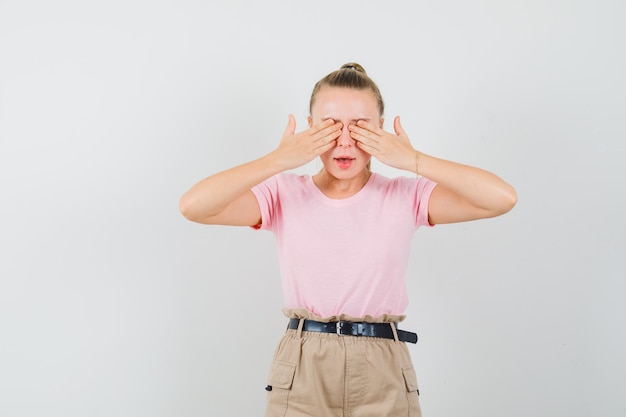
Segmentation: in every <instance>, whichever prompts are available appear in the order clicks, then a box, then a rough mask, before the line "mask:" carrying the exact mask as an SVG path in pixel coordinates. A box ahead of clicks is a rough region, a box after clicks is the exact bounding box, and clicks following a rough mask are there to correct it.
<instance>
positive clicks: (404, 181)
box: [397, 177, 437, 228]
mask: <svg viewBox="0 0 626 417" xmlns="http://www.w3.org/2000/svg"><path fill="white" fill-rule="evenodd" d="M397 180H398V181H399V182H400V183H401V185H402V188H404V189H405V191H406V192H407V193H408V198H409V200H410V201H411V203H412V205H413V207H412V210H413V213H415V227H416V228H418V227H420V226H429V227H432V226H434V225H432V224H430V223H429V222H428V202H429V201H430V195H431V193H432V192H433V190H434V189H435V187H436V186H437V183H436V182H434V181H431V180H429V179H427V178H424V177H418V178H408V177H398V178H397Z"/></svg>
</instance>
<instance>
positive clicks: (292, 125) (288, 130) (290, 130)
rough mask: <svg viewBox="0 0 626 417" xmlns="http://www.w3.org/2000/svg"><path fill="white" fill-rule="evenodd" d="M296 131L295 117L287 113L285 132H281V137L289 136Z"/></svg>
mask: <svg viewBox="0 0 626 417" xmlns="http://www.w3.org/2000/svg"><path fill="white" fill-rule="evenodd" d="M294 133H296V118H295V117H294V115H293V114H290V115H289V121H288V122H287V127H286V128H285V132H284V133H283V137H286V136H291V135H293V134H294Z"/></svg>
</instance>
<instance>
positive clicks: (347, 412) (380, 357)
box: [265, 322, 421, 417]
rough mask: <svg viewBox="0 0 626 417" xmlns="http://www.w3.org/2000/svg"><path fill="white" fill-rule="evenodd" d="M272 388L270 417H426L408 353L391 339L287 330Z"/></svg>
mask: <svg viewBox="0 0 626 417" xmlns="http://www.w3.org/2000/svg"><path fill="white" fill-rule="evenodd" d="M301 323H302V322H301ZM390 325H391V324H390ZM300 328H302V325H301V326H300ZM269 387H271V391H268V393H267V409H266V412H265V417H313V416H315V417H395V416H398V417H399V416H403V417H406V416H409V417H420V416H421V411H420V406H419V400H418V396H419V391H418V386H417V379H416V377H415V371H414V369H413V365H412V363H411V358H410V354H409V351H408V348H407V346H406V344H405V343H403V342H398V341H395V340H391V339H382V338H376V337H363V336H339V335H336V334H332V333H316V332H303V331H301V330H287V332H286V334H285V335H284V336H283V338H282V339H281V341H280V343H279V345H278V347H277V348H276V352H275V354H274V359H273V361H272V365H271V369H270V373H269V379H268V390H269V389H270V388H269Z"/></svg>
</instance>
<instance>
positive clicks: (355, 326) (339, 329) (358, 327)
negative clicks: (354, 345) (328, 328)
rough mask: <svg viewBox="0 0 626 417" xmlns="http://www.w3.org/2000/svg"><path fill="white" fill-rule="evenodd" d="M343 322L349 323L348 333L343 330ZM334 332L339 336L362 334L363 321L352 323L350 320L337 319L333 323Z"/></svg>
mask: <svg viewBox="0 0 626 417" xmlns="http://www.w3.org/2000/svg"><path fill="white" fill-rule="evenodd" d="M344 324H349V325H350V331H349V333H346V332H345V330H344ZM335 326H336V327H335V332H336V333H337V334H338V335H339V336H346V335H348V336H362V335H363V323H354V322H351V321H338V322H337V323H336V324H335Z"/></svg>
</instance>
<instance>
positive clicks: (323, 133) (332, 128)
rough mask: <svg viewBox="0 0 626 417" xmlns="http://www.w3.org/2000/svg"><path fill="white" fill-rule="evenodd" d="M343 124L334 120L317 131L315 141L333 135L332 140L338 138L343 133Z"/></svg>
mask: <svg viewBox="0 0 626 417" xmlns="http://www.w3.org/2000/svg"><path fill="white" fill-rule="evenodd" d="M342 127H343V124H342V123H341V122H333V123H331V124H330V125H329V126H326V127H325V128H323V129H322V130H320V131H318V132H317V133H315V136H314V139H313V140H314V141H318V140H322V141H324V139H325V138H328V137H332V139H331V140H334V139H336V138H337V137H338V136H339V135H340V134H341V129H342Z"/></svg>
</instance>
